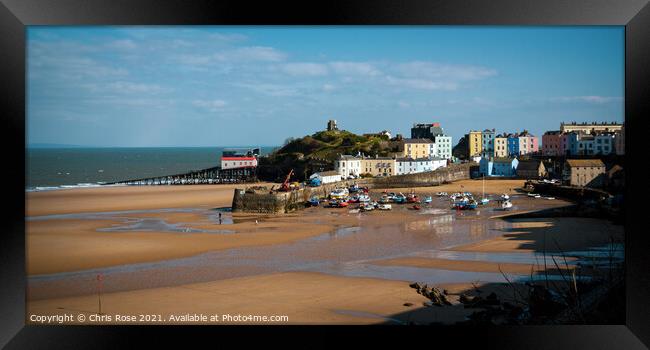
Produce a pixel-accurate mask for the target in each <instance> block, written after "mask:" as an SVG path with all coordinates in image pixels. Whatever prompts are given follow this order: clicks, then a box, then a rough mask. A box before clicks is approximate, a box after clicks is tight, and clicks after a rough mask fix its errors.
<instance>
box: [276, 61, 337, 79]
mask: <svg viewBox="0 0 650 350" xmlns="http://www.w3.org/2000/svg"><path fill="white" fill-rule="evenodd" d="M280 69H282V71H284V72H285V73H287V74H289V75H294V76H323V75H327V73H328V69H327V66H326V65H324V64H320V63H306V62H297V63H286V64H283V65H282V66H281V67H280Z"/></svg>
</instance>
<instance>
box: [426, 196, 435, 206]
mask: <svg viewBox="0 0 650 350" xmlns="http://www.w3.org/2000/svg"><path fill="white" fill-rule="evenodd" d="M431 201H433V198H431V196H426V197H424V203H426V204H429V203H431Z"/></svg>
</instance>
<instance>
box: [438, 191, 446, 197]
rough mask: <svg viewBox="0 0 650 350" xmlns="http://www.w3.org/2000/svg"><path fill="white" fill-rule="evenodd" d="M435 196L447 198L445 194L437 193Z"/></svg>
mask: <svg viewBox="0 0 650 350" xmlns="http://www.w3.org/2000/svg"><path fill="white" fill-rule="evenodd" d="M436 195H437V196H438V197H446V196H447V192H438V193H436Z"/></svg>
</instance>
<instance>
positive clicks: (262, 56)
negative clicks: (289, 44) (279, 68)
mask: <svg viewBox="0 0 650 350" xmlns="http://www.w3.org/2000/svg"><path fill="white" fill-rule="evenodd" d="M286 57H287V55H286V54H285V53H284V52H281V51H278V50H276V49H274V48H272V47H266V46H249V47H240V48H236V49H232V50H225V51H223V52H219V53H216V54H214V55H213V58H214V59H216V60H218V61H229V62H232V61H234V62H246V61H266V62H280V61H284V60H285V59H286Z"/></svg>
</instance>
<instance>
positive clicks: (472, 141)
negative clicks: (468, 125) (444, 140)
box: [467, 131, 483, 157]
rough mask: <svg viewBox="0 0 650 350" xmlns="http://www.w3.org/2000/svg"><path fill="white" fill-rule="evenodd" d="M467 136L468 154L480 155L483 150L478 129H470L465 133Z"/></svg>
mask: <svg viewBox="0 0 650 350" xmlns="http://www.w3.org/2000/svg"><path fill="white" fill-rule="evenodd" d="M467 137H468V138H469V140H468V141H469V142H468V145H469V156H470V157H472V156H480V155H481V152H482V151H483V137H482V133H481V132H480V131H470V132H469V134H468V135H467Z"/></svg>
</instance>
